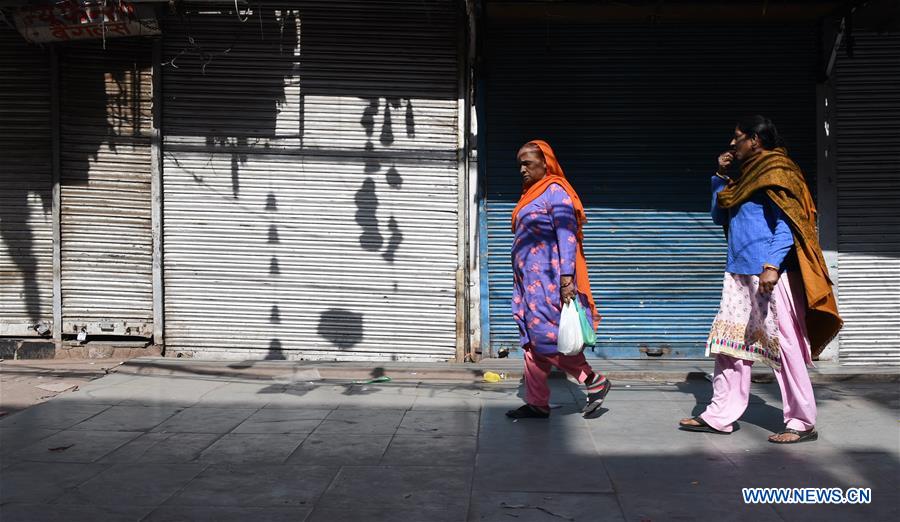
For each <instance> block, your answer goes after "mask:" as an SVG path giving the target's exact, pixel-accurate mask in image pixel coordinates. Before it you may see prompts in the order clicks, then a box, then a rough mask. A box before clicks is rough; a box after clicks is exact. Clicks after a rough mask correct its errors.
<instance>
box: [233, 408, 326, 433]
mask: <svg viewBox="0 0 900 522" xmlns="http://www.w3.org/2000/svg"><path fill="white" fill-rule="evenodd" d="M329 413H331V410H325V409H297V408H266V409H262V410H258V411H256V412H254V413H253V415H251V416H250V417H248V418H247V419H246V420H245V421H244V422H242V423H241V424H240V425H239V426H237V427H236V428H235V429H234V430H233V431H234V433H264V434H275V433H311V432H312V431H313V430H315V429H316V428H318V427H319V425H320V424H321V423H322V421H323V420H325V418H326V417H327V416H328V414H329Z"/></svg>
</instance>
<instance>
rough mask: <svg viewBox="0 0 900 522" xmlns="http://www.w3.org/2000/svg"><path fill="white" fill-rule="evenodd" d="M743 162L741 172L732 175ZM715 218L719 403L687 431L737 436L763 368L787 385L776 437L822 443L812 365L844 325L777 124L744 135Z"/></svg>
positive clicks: (719, 175)
mask: <svg viewBox="0 0 900 522" xmlns="http://www.w3.org/2000/svg"><path fill="white" fill-rule="evenodd" d="M734 162H737V163H738V164H739V166H740V173H739V175H738V176H736V177H735V178H731V177H729V176H728V170H729V167H731V165H732V163H734ZM712 191H713V197H712V199H713V200H712V217H713V221H714V222H715V223H716V224H718V225H722V226H723V227H724V228H725V232H726V235H727V238H728V260H727V264H726V267H725V271H726V273H725V281H724V285H723V290H722V300H721V303H720V306H719V313H718V314H717V315H716V318H715V321H714V322H713V326H712V329H711V331H710V334H709V338H708V340H707V354H710V353H712V354H716V367H715V373H714V376H713V399H712V402H711V404H710V405H709V406H708V407H707V408H706V411H704V412H703V413H701V414H700V415H698V416H696V417H693V418H687V419H682V420H681V422H680V423H679V426H680V428H681V429H683V430H688V431H702V432H708V433H720V434H728V433H731V432H732V431H733V426H732V423H734V422H735V421H736V420H737V419H738V418H739V417H740V416H741V415H742V414H743V412H744V410H745V409H746V408H747V402H748V400H749V396H750V373H751V366H752V365H753V363H754V362H760V363H762V364H765V365H767V366H770V367H771V368H772V369H773V370H774V371H775V377H776V379H777V381H778V385H779V387H780V388H781V396H782V402H783V403H784V422H785V425H786V428H785V430H784V431H782V432H780V433H778V434H775V435H772V436H771V437H769V441H770V442H773V443H780V444H790V443H796V442H804V441H811V440H816V439H817V438H818V433H817V432H816V430H815V423H816V400H815V397H814V396H813V390H812V384H811V382H810V380H809V374H808V373H807V370H806V366H807V365H810V364H812V358H813V357H814V356H817V355H818V354H819V353H820V352H821V351H822V349H824V348H825V346H826V345H827V344H828V343H829V342H830V341H831V339H833V338H834V336H835V335H837V333H838V331H839V330H840V328H841V326H842V324H843V321H842V320H841V318H840V315H838V311H837V303H836V301H835V298H834V293H833V292H832V289H831V284H832V283H831V280H830V279H829V278H828V269H827V267H826V266H825V261H824V258H823V256H822V249H821V247H820V246H819V242H818V234H817V231H816V209H815V206H814V204H813V201H812V197H811V196H810V194H809V190H808V188H807V186H806V181H805V179H804V177H803V173H802V172H801V171H800V168H799V167H798V166H797V164H796V163H794V162H793V161H792V160H791V159H790V158H789V157H788V156H787V151H786V150H785V149H784V148H783V146H782V143H781V138H780V136H779V135H778V131H777V130H776V128H775V125H774V124H773V123H772V122H771V120H769V119H767V118H765V117H762V116H758V115H757V116H751V117H748V118H744V119H743V120H741V121H740V122H739V123H738V124H737V126H736V127H735V129H734V137H733V139H732V140H731V149H730V150H729V151H728V152H725V153H723V154H721V155H720V156H719V168H718V171H717V172H716V174H715V175H714V176H713V177H712Z"/></svg>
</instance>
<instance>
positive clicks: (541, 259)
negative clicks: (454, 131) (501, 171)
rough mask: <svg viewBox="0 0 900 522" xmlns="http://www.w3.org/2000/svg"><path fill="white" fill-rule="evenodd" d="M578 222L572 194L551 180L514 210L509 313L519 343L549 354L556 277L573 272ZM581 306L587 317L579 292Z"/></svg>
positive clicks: (556, 311) (555, 330)
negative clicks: (515, 325) (512, 318)
mask: <svg viewBox="0 0 900 522" xmlns="http://www.w3.org/2000/svg"><path fill="white" fill-rule="evenodd" d="M577 231H578V221H577V220H576V218H575V207H574V206H573V205H572V199H571V198H570V197H569V195H568V194H567V193H566V191H565V190H564V189H563V188H562V187H561V186H560V185H558V184H556V183H553V184H551V185H550V186H549V187H548V188H547V190H545V191H544V193H543V194H541V195H540V196H539V197H538V198H537V199H535V200H534V201H532V202H531V203H529V204H528V205H526V206H525V207H524V208H523V209H522V210H521V211H520V212H519V215H518V219H517V223H516V237H515V239H514V241H513V246H512V264H513V266H512V268H513V297H512V312H513V317H515V319H516V323H517V324H518V325H519V335H520V341H521V343H522V346H523V347H524V346H526V345H527V344H529V343H530V344H531V345H532V346H534V349H535V350H536V351H537V352H538V353H541V354H555V353H556V352H557V349H556V341H557V338H558V337H559V317H560V299H559V285H560V283H559V280H560V276H561V275H574V274H575V256H576V253H577V248H578V238H577V235H576V234H577ZM578 298H579V300H580V302H581V305H582V309H584V310H585V313H586V314H587V316H588V319H592V317H591V312H590V310H589V308H588V307H587V301H586V300H585V299H584V296H582V295H581V294H580V293H579V294H578Z"/></svg>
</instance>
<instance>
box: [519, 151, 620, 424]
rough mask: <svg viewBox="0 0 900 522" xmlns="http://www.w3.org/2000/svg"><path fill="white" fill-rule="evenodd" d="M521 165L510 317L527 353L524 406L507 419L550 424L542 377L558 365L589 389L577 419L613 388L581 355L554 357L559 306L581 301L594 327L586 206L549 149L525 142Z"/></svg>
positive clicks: (590, 409) (557, 336)
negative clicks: (585, 236)
mask: <svg viewBox="0 0 900 522" xmlns="http://www.w3.org/2000/svg"><path fill="white" fill-rule="evenodd" d="M518 162H519V171H520V173H521V174H522V180H523V185H524V186H523V191H522V197H521V199H520V200H519V204H518V205H517V206H516V209H515V210H514V211H513V231H514V232H515V239H514V240H513V247H512V265H513V298H512V312H513V316H514V317H515V320H516V323H517V324H518V326H519V335H520V340H521V344H522V349H523V350H524V352H525V388H526V404H525V405H523V406H522V407H520V408H518V409H515V410H510V411H508V412H507V413H506V415H507V416H509V417H512V418H516V419H521V418H547V417H549V416H550V403H549V400H550V388H549V387H548V386H547V377H548V376H549V374H550V370H551V369H552V367H553V366H556V367H558V368H560V369H561V370H563V371H565V372H566V373H568V374H569V375H571V376H573V377H575V378H576V379H578V382H580V383H583V384H584V385H585V386H586V387H587V404H585V406H584V408H583V409H582V412H583V413H584V414H585V416H588V415H590V414H592V413H594V412H595V411H596V410H597V408H599V407H600V404H601V403H602V402H603V399H604V398H605V397H606V394H607V393H608V392H609V389H610V386H611V384H610V382H609V380H608V379H607V378H606V377H604V376H603V375H602V374H599V373H595V372H594V371H593V370H592V369H591V366H590V365H589V364H588V362H587V360H586V359H585V358H584V354H583V353H579V354H577V355H561V354H560V353H559V352H558V351H557V340H558V338H559V319H560V312H561V310H562V305H563V304H564V303H567V302H569V301H570V300H572V299H578V300H579V302H580V303H581V305H582V309H583V310H585V312H586V313H587V316H588V319H589V320H590V322H591V324H593V325H595V326H596V324H597V322H599V321H598V319H599V317H595V315H596V309H595V305H594V300H593V297H592V295H591V290H590V283H589V281H588V277H587V264H586V262H585V259H584V255H583V253H582V245H581V230H580V227H581V226H582V224H583V223H585V222H586V220H587V219H586V218H585V216H584V207H583V206H582V205H581V201H580V200H579V199H578V195H577V194H576V193H575V190H574V189H573V188H572V186H571V185H570V184H569V182H568V181H567V180H566V177H565V175H564V174H563V171H562V167H560V166H559V163H558V162H557V161H556V155H555V154H554V153H553V149H551V148H550V145H548V144H547V143H545V142H543V141H531V142H528V143H526V144H525V145H524V146H523V147H522V148H521V149H520V150H519V154H518Z"/></svg>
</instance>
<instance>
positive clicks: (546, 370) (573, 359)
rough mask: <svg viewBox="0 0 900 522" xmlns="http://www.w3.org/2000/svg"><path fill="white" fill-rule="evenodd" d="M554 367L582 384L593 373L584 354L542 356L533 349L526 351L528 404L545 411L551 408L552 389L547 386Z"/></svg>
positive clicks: (526, 395)
mask: <svg viewBox="0 0 900 522" xmlns="http://www.w3.org/2000/svg"><path fill="white" fill-rule="evenodd" d="M554 366H556V367H557V368H559V369H560V370H562V371H564V372H566V373H567V374H569V375H571V376H572V377H574V378H576V379H577V380H578V382H580V383H584V381H586V380H587V378H588V377H590V376H591V374H592V373H593V369H592V368H591V365H589V364H588V362H587V359H585V358H584V354H583V353H579V354H578V355H560V354H558V353H557V354H552V355H542V354H539V353H537V352H536V351H535V350H534V349H533V348H528V349H526V350H525V401H526V402H527V403H528V404H531V405H532V406H537V407H538V408H545V409H546V408H549V407H550V387H549V386H548V385H547V378H548V377H549V376H550V370H552V369H553V367H554Z"/></svg>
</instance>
